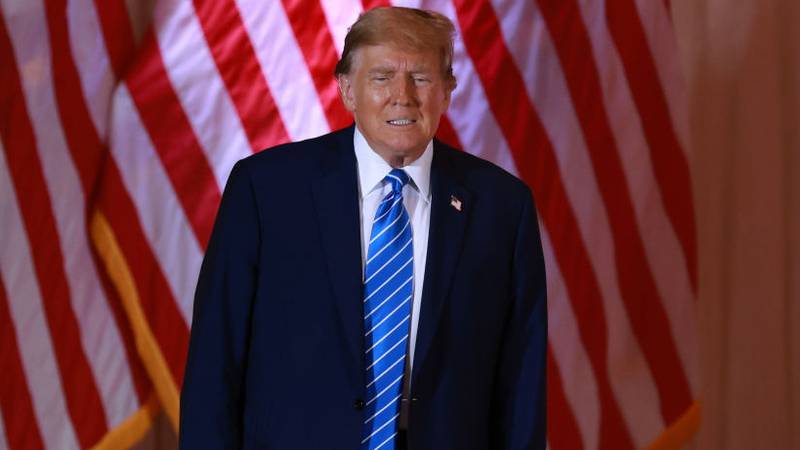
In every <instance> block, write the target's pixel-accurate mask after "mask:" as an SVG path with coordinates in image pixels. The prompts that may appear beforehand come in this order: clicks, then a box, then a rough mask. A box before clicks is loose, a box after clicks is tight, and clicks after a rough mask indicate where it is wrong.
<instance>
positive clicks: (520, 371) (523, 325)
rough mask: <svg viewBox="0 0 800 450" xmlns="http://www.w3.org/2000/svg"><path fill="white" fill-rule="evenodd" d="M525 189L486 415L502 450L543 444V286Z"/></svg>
mask: <svg viewBox="0 0 800 450" xmlns="http://www.w3.org/2000/svg"><path fill="white" fill-rule="evenodd" d="M525 191H526V193H525V195H524V201H523V206H522V213H521V215H520V220H519V224H518V228H517V238H516V243H515V249H514V260H513V264H512V270H513V273H512V287H511V292H512V295H513V298H512V303H511V311H510V312H509V316H508V321H507V324H506V330H505V335H504V340H503V345H502V349H501V351H500V355H499V361H498V365H497V369H496V370H497V372H496V378H495V380H496V382H495V390H494V399H493V411H492V416H491V417H492V436H493V440H494V445H492V448H497V449H505V450H512V449H513V450H523V449H524V450H534V449H535V450H544V449H545V447H546V429H547V423H546V414H547V400H546V390H547V383H546V377H545V373H546V364H547V285H546V282H545V269H544V257H543V254H542V246H541V240H540V237H539V227H538V223H537V219H536V210H535V207H534V204H533V199H532V197H531V194H530V191H529V190H528V189H527V188H526V190H525Z"/></svg>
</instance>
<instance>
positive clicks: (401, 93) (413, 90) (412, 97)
mask: <svg viewBox="0 0 800 450" xmlns="http://www.w3.org/2000/svg"><path fill="white" fill-rule="evenodd" d="M392 104H394V105H397V106H414V105H417V104H418V98H417V87H416V85H415V84H414V79H413V78H412V77H397V78H396V79H395V80H394V83H392Z"/></svg>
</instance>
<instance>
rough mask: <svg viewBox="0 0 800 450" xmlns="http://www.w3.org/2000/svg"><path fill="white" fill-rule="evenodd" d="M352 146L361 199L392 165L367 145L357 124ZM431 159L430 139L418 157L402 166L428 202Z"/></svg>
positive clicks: (383, 176)
mask: <svg viewBox="0 0 800 450" xmlns="http://www.w3.org/2000/svg"><path fill="white" fill-rule="evenodd" d="M353 147H354V148H355V152H356V161H358V182H359V187H360V188H361V189H360V193H361V198H362V199H363V198H364V197H366V196H367V195H369V193H370V192H372V191H373V190H374V189H377V188H380V187H381V181H383V179H384V178H385V177H386V175H387V174H388V173H389V172H391V170H392V166H390V165H389V163H387V162H386V161H385V160H384V159H383V158H381V156H380V155H379V154H377V153H376V152H375V151H374V150H373V149H372V147H370V146H369V143H368V142H367V139H366V138H365V137H364V135H363V134H361V131H359V129H358V126H356V127H355V132H354V133H353ZM432 161H433V141H432V140H431V141H430V142H428V146H427V147H425V151H424V152H422V155H421V156H420V157H419V158H417V159H416V160H414V161H413V162H411V163H410V164H408V165H407V166H405V167H402V169H403V170H405V171H406V173H407V174H408V176H409V177H410V178H411V186H412V187H413V188H414V189H416V190H417V192H419V194H420V197H422V198H423V199H424V200H425V201H426V202H428V203H430V201H431V195H430V186H431V162H432Z"/></svg>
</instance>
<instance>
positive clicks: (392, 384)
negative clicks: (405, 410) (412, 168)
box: [361, 169, 414, 450]
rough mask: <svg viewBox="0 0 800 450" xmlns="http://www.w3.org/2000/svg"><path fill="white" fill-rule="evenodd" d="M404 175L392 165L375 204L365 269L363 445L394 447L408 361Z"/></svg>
mask: <svg viewBox="0 0 800 450" xmlns="http://www.w3.org/2000/svg"><path fill="white" fill-rule="evenodd" d="M408 180H409V178H408V175H407V174H406V173H405V172H404V171H403V170H402V169H393V170H392V171H391V172H389V174H388V175H386V178H384V181H386V182H387V183H389V184H390V185H391V186H392V191H391V192H390V193H389V194H387V195H386V197H385V198H384V199H383V200H382V201H381V203H380V204H379V205H378V211H377V212H376V213H375V220H374V221H373V222H372V233H370V240H369V246H368V249H367V262H366V265H365V266H366V267H365V269H364V333H365V334H364V343H365V344H366V346H365V348H366V358H365V359H366V366H367V377H366V379H367V402H366V407H365V408H364V411H365V415H364V427H363V432H362V441H361V449H362V450H377V449H381V450H386V449H391V450H393V449H394V438H395V435H396V434H397V424H398V419H399V416H400V396H401V395H402V390H403V373H404V371H405V365H406V347H407V346H408V336H409V324H410V321H411V299H412V296H413V278H414V262H413V259H414V248H413V245H411V237H412V236H411V234H412V233H411V221H410V220H409V217H408V213H407V212H406V208H405V207H404V206H403V186H404V185H405V184H406V183H408Z"/></svg>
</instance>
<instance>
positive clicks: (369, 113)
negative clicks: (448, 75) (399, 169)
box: [339, 45, 450, 165]
mask: <svg viewBox="0 0 800 450" xmlns="http://www.w3.org/2000/svg"><path fill="white" fill-rule="evenodd" d="M353 56H354V58H353V65H352V67H351V69H350V73H349V74H346V75H343V76H341V77H339V87H340V93H341V95H342V100H343V101H344V104H345V106H346V107H347V109H348V110H349V111H351V112H352V113H353V116H354V117H355V121H356V124H357V125H358V129H359V130H361V133H362V134H363V135H364V137H365V138H366V139H367V142H368V143H369V145H370V146H371V147H372V148H373V149H374V150H375V151H376V152H377V153H378V154H380V155H381V156H382V157H383V158H384V159H385V160H386V161H387V162H389V163H390V164H392V162H393V161H402V163H403V164H407V163H409V162H411V161H414V160H415V159H417V158H418V157H419V156H420V155H421V154H422V152H423V151H424V150H425V147H426V145H427V144H428V142H429V141H430V140H431V139H432V138H433V135H434V133H436V129H437V128H438V127H439V119H440V118H441V116H442V114H443V113H444V112H445V111H446V110H447V106H448V105H449V103H450V89H449V86H448V84H447V82H446V80H445V78H444V76H443V75H442V67H441V58H440V56H439V54H438V53H437V52H436V51H434V50H430V51H424V52H414V51H411V50H402V49H399V48H397V47H394V46H390V45H374V46H366V47H362V48H359V49H358V50H357V51H356V53H355V54H354V55H353ZM392 165H395V164H392Z"/></svg>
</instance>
